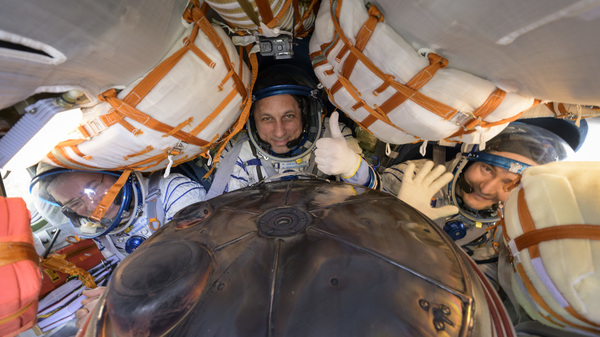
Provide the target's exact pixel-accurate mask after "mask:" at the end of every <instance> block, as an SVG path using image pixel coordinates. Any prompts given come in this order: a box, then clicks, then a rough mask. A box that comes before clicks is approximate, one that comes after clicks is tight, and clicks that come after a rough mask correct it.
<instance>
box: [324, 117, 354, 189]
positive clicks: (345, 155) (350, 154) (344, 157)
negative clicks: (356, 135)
mask: <svg viewBox="0 0 600 337" xmlns="http://www.w3.org/2000/svg"><path fill="white" fill-rule="evenodd" d="M338 116H339V115H338V112H337V111H334V112H333V113H332V114H331V117H329V130H330V132H331V138H321V139H319V140H317V143H316V147H317V149H316V150H315V162H316V163H317V167H318V168H319V170H321V172H323V173H325V174H330V175H337V174H341V175H342V178H350V177H352V176H353V175H354V174H355V173H356V170H358V166H359V165H360V161H361V159H360V156H359V155H358V154H357V153H356V152H354V151H352V149H351V148H350V147H349V146H348V144H347V143H346V139H344V135H342V132H341V131H340V125H339V123H338Z"/></svg>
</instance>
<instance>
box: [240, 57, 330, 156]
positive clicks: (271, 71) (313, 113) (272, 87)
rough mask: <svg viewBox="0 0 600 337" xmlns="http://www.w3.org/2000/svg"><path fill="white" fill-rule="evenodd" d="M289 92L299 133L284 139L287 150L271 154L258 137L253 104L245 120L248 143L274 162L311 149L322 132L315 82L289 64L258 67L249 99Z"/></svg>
mask: <svg viewBox="0 0 600 337" xmlns="http://www.w3.org/2000/svg"><path fill="white" fill-rule="evenodd" d="M285 94H288V95H292V96H293V97H294V99H295V100H296V102H297V103H298V106H299V107H300V111H301V118H302V133H301V134H300V136H299V137H298V138H297V139H294V140H292V141H290V142H288V144H287V147H288V148H290V151H289V152H287V153H275V152H273V151H272V150H271V145H270V144H269V143H267V142H266V141H265V140H263V139H261V138H260V136H259V135H258V132H257V130H256V124H255V121H254V106H255V105H254V104H253V106H252V109H251V111H250V118H248V122H247V123H246V129H247V130H248V136H249V138H250V142H251V143H252V145H253V146H254V148H256V150H257V151H258V152H259V153H260V154H261V155H262V156H264V157H265V158H267V159H269V160H271V161H274V162H279V163H282V162H296V161H297V160H299V159H301V158H303V157H304V156H306V155H307V154H309V153H310V152H312V151H313V149H314V147H315V142H316V141H317V139H319V138H320V136H321V133H322V116H321V114H322V112H323V106H324V105H323V99H322V97H321V96H322V92H321V90H320V88H319V87H318V85H317V83H316V81H315V80H314V79H313V78H311V77H310V76H309V75H308V74H307V73H306V72H304V71H303V70H302V69H300V68H298V67H296V66H293V65H290V64H276V65H271V66H269V67H267V68H265V69H264V70H262V71H261V72H260V73H259V74H258V77H257V79H256V83H255V85H254V89H253V93H252V102H253V103H254V102H256V101H259V100H261V99H263V98H266V97H270V96H276V95H285Z"/></svg>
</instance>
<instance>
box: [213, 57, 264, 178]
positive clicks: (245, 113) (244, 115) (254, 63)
mask: <svg viewBox="0 0 600 337" xmlns="http://www.w3.org/2000/svg"><path fill="white" fill-rule="evenodd" d="M247 50H248V52H249V48H248V49H247ZM248 59H249V60H250V67H251V70H252V79H251V80H250V88H249V90H250V92H252V88H253V87H254V82H255V81H256V77H257V76H258V60H257V58H256V54H255V53H251V54H249V55H248ZM244 104H245V105H244V108H243V109H242V112H241V113H240V116H239V117H238V119H237V121H236V122H235V124H234V126H233V129H232V130H231V132H230V133H229V134H228V135H227V136H225V137H224V138H223V140H222V144H221V146H219V149H218V150H217V152H216V154H215V155H214V161H213V166H212V167H211V169H210V170H209V171H208V172H207V173H206V175H204V177H205V178H206V177H208V176H210V174H211V173H212V171H213V170H214V168H215V165H214V163H218V162H219V158H220V156H221V152H223V150H224V149H225V146H226V145H227V142H229V140H230V139H231V138H232V137H233V136H235V135H236V134H237V133H238V132H240V130H242V128H243V127H244V125H245V124H246V121H247V120H248V117H249V116H250V107H251V106H252V95H248V96H247V97H246V100H245V102H244Z"/></svg>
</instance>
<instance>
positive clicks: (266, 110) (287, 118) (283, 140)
mask: <svg viewBox="0 0 600 337" xmlns="http://www.w3.org/2000/svg"><path fill="white" fill-rule="evenodd" d="M254 122H255V124H256V132H257V133H258V136H259V137H260V139H262V140H263V141H265V142H267V143H269V144H270V145H271V150H272V151H273V152H275V153H286V152H288V151H289V150H290V149H289V148H288V147H287V145H286V144H287V143H288V142H289V141H292V140H294V139H296V138H298V137H300V134H301V133H302V118H301V113H300V107H299V106H298V102H296V100H295V99H294V97H293V96H292V95H276V96H270V97H265V98H263V99H261V100H258V101H256V102H255V103H254Z"/></svg>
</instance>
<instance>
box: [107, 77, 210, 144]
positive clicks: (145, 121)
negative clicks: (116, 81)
mask: <svg viewBox="0 0 600 337" xmlns="http://www.w3.org/2000/svg"><path fill="white" fill-rule="evenodd" d="M98 99H99V100H101V101H106V102H107V103H109V104H110V105H111V106H113V107H114V109H115V110H114V112H115V113H116V114H118V115H121V116H126V117H129V118H131V119H133V120H134V121H136V122H138V123H140V124H142V125H145V126H147V127H149V128H150V129H153V130H156V131H158V132H162V133H163V134H168V133H169V132H172V130H173V127H172V126H170V125H168V124H164V123H162V122H159V121H157V120H156V119H154V118H152V117H150V116H148V115H147V114H145V113H143V112H141V111H139V110H138V109H136V108H135V107H134V106H131V105H129V104H128V103H127V102H126V101H125V100H120V99H119V98H117V91H116V90H115V89H109V90H107V91H105V92H103V93H102V94H100V95H98ZM119 123H120V124H122V123H121V121H119ZM130 131H131V130H130ZM134 134H135V132H134ZM173 137H175V138H177V139H179V140H181V141H183V142H186V143H188V144H193V145H196V146H206V145H207V144H208V142H207V141H205V140H202V139H198V138H196V137H194V136H192V135H190V134H188V133H187V132H183V131H181V130H179V131H176V132H174V133H173Z"/></svg>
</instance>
